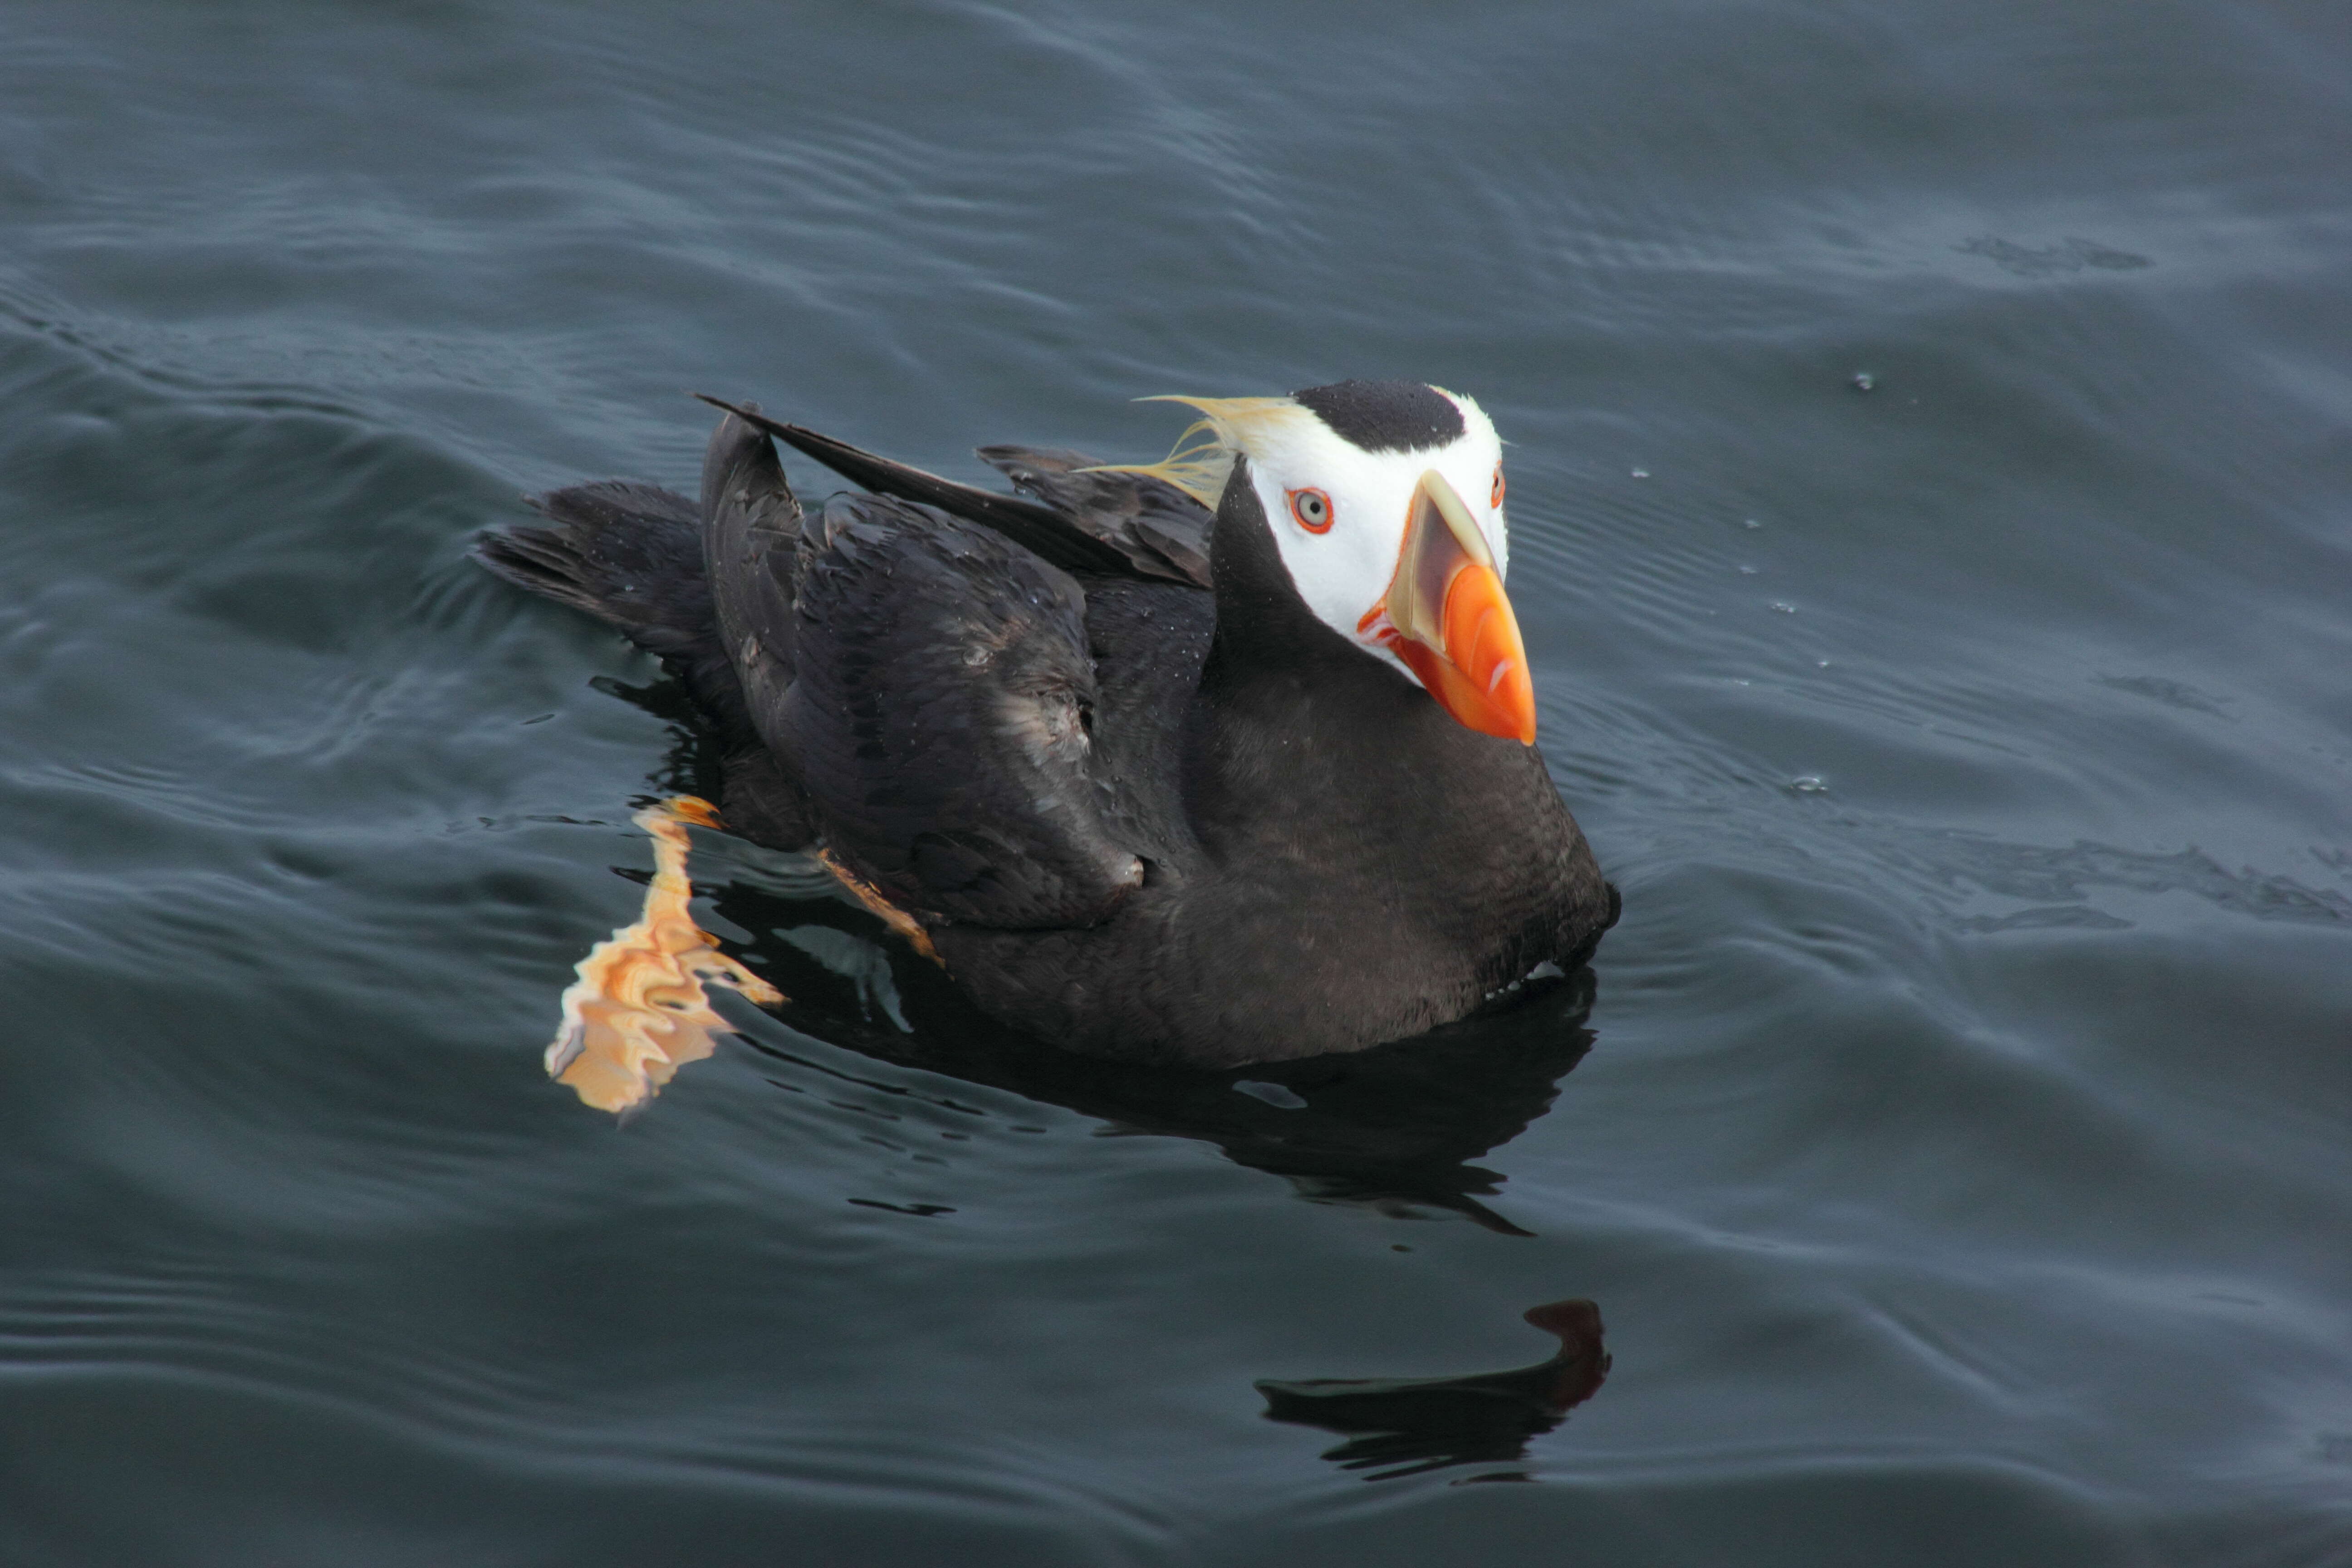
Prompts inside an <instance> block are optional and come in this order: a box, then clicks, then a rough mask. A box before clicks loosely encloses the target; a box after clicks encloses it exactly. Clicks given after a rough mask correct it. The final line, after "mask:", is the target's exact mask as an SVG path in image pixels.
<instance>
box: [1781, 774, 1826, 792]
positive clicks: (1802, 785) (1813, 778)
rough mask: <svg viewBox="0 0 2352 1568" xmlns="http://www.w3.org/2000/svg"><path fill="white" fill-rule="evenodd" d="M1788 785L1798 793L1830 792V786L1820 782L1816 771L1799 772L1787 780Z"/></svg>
mask: <svg viewBox="0 0 2352 1568" xmlns="http://www.w3.org/2000/svg"><path fill="white" fill-rule="evenodd" d="M1789 787H1790V789H1792V790H1795V791H1796V792H1797V793H1798V794H1799V795H1827V794H1829V792H1830V786H1829V785H1828V784H1824V783H1822V779H1821V777H1820V775H1819V774H1816V773H1799V774H1798V775H1797V776H1796V777H1795V778H1792V779H1790V781H1789Z"/></svg>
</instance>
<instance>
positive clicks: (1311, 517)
mask: <svg viewBox="0 0 2352 1568" xmlns="http://www.w3.org/2000/svg"><path fill="white" fill-rule="evenodd" d="M1288 494H1289V496H1290V515H1291V517H1292V518H1293V519H1294V520H1296V521H1297V524H1298V526H1299V527H1301V528H1303V529H1305V530H1306V531H1307V532H1309V533H1328V532H1330V531H1331V521H1332V520H1331V498H1330V497H1329V496H1327V495H1325V494H1324V493H1323V492H1322V491H1321V490H1318V489H1305V488H1302V489H1295V490H1291V491H1289V492H1288Z"/></svg>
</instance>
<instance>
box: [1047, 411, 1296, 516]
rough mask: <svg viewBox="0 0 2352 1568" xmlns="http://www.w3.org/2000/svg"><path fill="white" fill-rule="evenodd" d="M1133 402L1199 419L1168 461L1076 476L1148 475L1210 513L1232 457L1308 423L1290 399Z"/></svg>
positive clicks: (1116, 465) (1113, 467) (1092, 470)
mask: <svg viewBox="0 0 2352 1568" xmlns="http://www.w3.org/2000/svg"><path fill="white" fill-rule="evenodd" d="M1136 401H1137V402H1139V403H1181V404H1183V405H1185V406H1186V407H1188V408H1197V409H1199V410H1200V411H1201V414H1202V418H1200V419H1198V420H1196V421H1194V422H1193V423H1192V425H1191V426H1189V427H1187V428H1186V430H1185V432H1184V434H1182V435H1181V436H1179V437H1177V438H1176V445H1175V446H1174V447H1171V449H1170V450H1169V453H1168V455H1167V456H1166V457H1164V458H1160V461H1158V462H1156V463H1105V464H1103V465H1101V466H1100V467H1099V468H1088V469H1084V470H1081V471H1082V472H1087V473H1105V474H1150V476H1151V477H1152V478H1154V479H1165V480H1166V481H1167V482H1168V483H1170V484H1171V485H1174V486H1175V487H1176V488H1177V489H1180V490H1182V491H1183V492H1184V493H1185V494H1186V495H1188V496H1191V497H1192V499H1193V500H1196V501H1199V502H1200V503H1201V504H1202V506H1205V507H1208V508H1209V509H1211V510H1215V508H1216V505H1217V502H1218V501H1219V500H1221V499H1222V498H1223V495H1224V491H1225V480H1226V479H1228V478H1230V477H1231V476H1232V474H1233V469H1234V457H1235V455H1237V454H1239V453H1243V452H1246V451H1248V450H1249V448H1250V447H1251V445H1252V443H1251V440H1250V437H1252V436H1253V435H1255V434H1256V433H1257V432H1259V431H1264V430H1270V429H1272V428H1273V427H1275V426H1278V425H1280V424H1283V423H1285V422H1286V421H1288V420H1291V419H1296V418H1300V417H1311V416H1307V412H1306V410H1305V409H1304V408H1302V407H1300V406H1299V405H1298V403H1297V400H1296V399H1294V398H1288V397H1186V396H1184V395H1181V394H1179V393H1169V394H1166V395H1162V396H1159V397H1140V398H1138V399H1136Z"/></svg>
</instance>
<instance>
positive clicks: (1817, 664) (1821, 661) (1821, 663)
mask: <svg viewBox="0 0 2352 1568" xmlns="http://www.w3.org/2000/svg"><path fill="white" fill-rule="evenodd" d="M1829 667H1830V661H1829V660H1828V659H1825V658H1817V659H1815V660H1813V668H1815V669H1827V668H1829Z"/></svg>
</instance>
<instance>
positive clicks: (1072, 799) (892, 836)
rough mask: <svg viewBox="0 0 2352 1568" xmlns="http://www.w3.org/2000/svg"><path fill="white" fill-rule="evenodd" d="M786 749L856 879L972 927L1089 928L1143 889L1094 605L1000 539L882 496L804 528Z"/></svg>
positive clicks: (1059, 574) (1062, 577)
mask: <svg viewBox="0 0 2352 1568" xmlns="http://www.w3.org/2000/svg"><path fill="white" fill-rule="evenodd" d="M794 599H795V603H794V626H793V637H794V639H795V658H796V664H797V671H798V674H797V679H795V680H794V682H793V687H792V689H791V693H790V695H789V697H788V698H787V699H786V700H785V701H784V703H783V704H782V708H781V710H779V711H778V713H777V715H776V718H775V721H774V722H775V725H776V728H777V731H778V733H777V735H776V739H775V742H773V743H774V744H775V745H776V747H777V749H778V750H779V751H781V752H786V753H788V754H789V756H790V758H791V764H792V765H793V768H794V770H795V771H796V773H798V775H799V777H800V780H801V783H802V784H803V787H804V788H805V789H806V790H807V792H808V794H809V796H810V798H811V800H812V801H813V802H814V805H815V806H816V809H817V811H818V813H819V815H820V816H821V817H822V819H823V820H824V825H825V829H826V837H827V840H828V842H829V843H830V844H831V845H832V847H834V849H835V852H836V853H838V854H839V855H840V856H841V857H842V858H843V859H844V861H845V862H846V863H847V864H848V866H849V867H850V868H851V869H852V870H855V871H856V872H857V873H859V874H860V875H861V876H863V877H866V879H869V880H871V881H872V882H873V883H875V885H876V886H877V887H878V888H879V889H881V890H882V891H883V892H884V893H885V894H886V895H887V896H888V897H889V898H891V899H892V900H894V901H897V902H898V903H900V904H902V905H904V906H905V907H907V908H909V909H912V910H918V911H921V912H924V913H928V914H931V915H935V916H940V917H944V918H946V919H948V920H951V921H966V922H970V923H972V924H978V925H986V926H998V927H1009V928H1031V927H1047V926H1082V925H1088V924H1092V923H1094V922H1096V921H1100V920H1102V919H1104V918H1106V917H1107V916H1108V914H1109V913H1110V911H1111V910H1112V909H1113V908H1114V907H1115V906H1116V905H1117V904H1118V900H1120V899H1121V898H1123V897H1125V896H1126V894H1127V893H1128V892H1129V891H1130V890H1132V889H1134V888H1136V887H1138V886H1139V885H1140V884H1141V882H1142V879H1143V867H1142V863H1141V862H1140V861H1139V859H1138V858H1137V857H1136V854H1135V852H1134V850H1133V848H1131V847H1129V846H1126V845H1123V844H1121V843H1119V842H1118V841H1117V840H1116V838H1115V837H1114V833H1113V830H1112V828H1111V827H1110V826H1109V823H1110V822H1111V820H1112V818H1113V817H1114V816H1116V815H1118V814H1117V813H1116V812H1115V811H1114V810H1113V808H1112V797H1111V793H1110V790H1109V788H1108V784H1107V781H1104V780H1102V779H1100V778H1098V777H1097V772H1098V769H1097V760H1096V758H1095V755H1094V752H1095V747H1094V740H1093V729H1094V724H1095V710H1096V707H1097V700H1098V696H1099V693H1098V691H1097V682H1096V675H1095V669H1094V665H1093V661H1092V660H1091V659H1090V658H1088V655H1087V625H1086V595H1085V594H1084V592H1083V591H1082V590H1081V589H1080V588H1079V586H1078V584H1077V583H1076V580H1074V579H1073V578H1072V577H1071V576H1070V574H1068V573H1066V572H1065V571H1063V570H1062V569H1061V568H1059V567H1058V566H1055V565H1053V564H1051V563H1047V562H1045V561H1043V560H1040V559H1039V558H1038V557H1037V556H1036V555H1035V554H1034V553H1033V552H1030V551H1028V550H1026V549H1024V548H1023V547H1022V546H1021V545H1019V544H1016V543H1014V542H1013V541H1011V540H1010V539H1008V538H1006V537H1005V536H1004V535H1003V533H1001V532H999V531H996V530H995V529H993V528H991V527H982V526H979V525H976V524H974V523H972V522H969V521H964V520H962V519H960V518H957V517H953V516H950V515H949V514H948V513H947V512H945V511H943V510H940V509H938V508H935V507H931V506H926V505H921V504H918V503H911V502H908V501H906V500H898V499H896V498H892V497H884V496H858V495H842V496H835V497H834V498H833V499H832V500H829V501H828V502H826V503H825V507H824V512H823V514H822V515H821V516H812V517H810V518H807V519H805V520H803V538H802V543H801V553H800V570H799V574H798V576H797V580H796V583H795V592H794Z"/></svg>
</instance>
